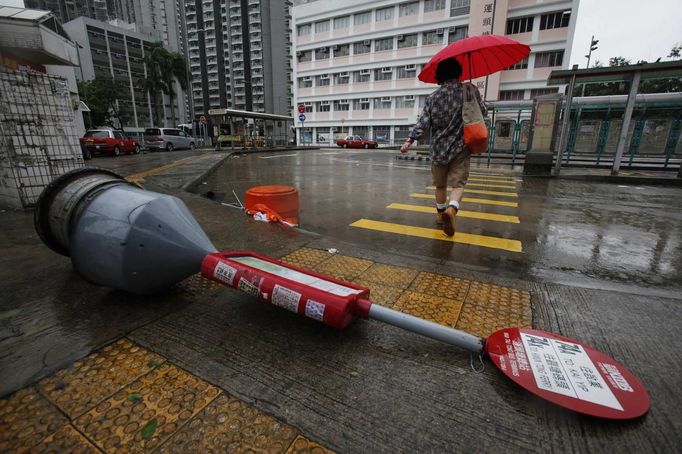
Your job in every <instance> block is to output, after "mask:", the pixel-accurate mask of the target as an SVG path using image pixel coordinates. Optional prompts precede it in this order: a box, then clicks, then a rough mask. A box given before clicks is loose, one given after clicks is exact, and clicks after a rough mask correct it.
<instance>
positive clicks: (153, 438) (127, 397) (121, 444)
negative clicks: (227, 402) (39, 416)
mask: <svg viewBox="0 0 682 454" xmlns="http://www.w3.org/2000/svg"><path fill="white" fill-rule="evenodd" d="M218 393H219V390H218V388H216V387H214V386H212V385H209V384H208V383H206V382H204V381H202V380H199V379H198V378H196V377H193V376H192V375H189V374H188V373H186V372H184V371H182V370H181V369H178V368H177V367H175V366H172V365H169V364H167V363H166V364H163V365H161V366H160V367H158V368H157V369H154V370H152V371H151V372H149V373H148V374H146V375H144V376H142V377H141V378H139V379H138V380H136V381H135V382H133V383H131V384H129V385H127V386H126V387H125V388H123V389H121V390H120V391H118V392H117V393H116V394H114V395H113V396H112V397H110V398H109V399H107V400H105V401H103V402H101V403H99V404H98V405H97V406H96V407H94V408H93V409H92V410H90V411H88V412H87V413H86V414H84V415H83V416H81V417H79V418H78V419H77V420H76V421H75V426H76V428H77V429H78V430H80V431H81V432H83V433H84V434H86V435H87V436H88V438H90V439H91V440H93V441H94V442H95V443H96V444H97V446H98V447H99V448H100V449H103V450H104V451H106V452H115V453H124V452H142V451H147V450H150V449H154V448H156V447H158V446H159V445H161V443H163V442H164V441H165V440H166V439H168V438H169V437H170V436H171V435H172V434H173V433H175V432H176V431H177V430H178V429H179V428H180V427H181V426H182V425H183V424H185V423H186V422H187V421H189V420H190V418H192V417H193V416H194V415H196V414H197V413H199V412H200V411H201V410H202V409H203V408H204V407H205V406H206V405H208V404H209V403H210V402H211V401H212V400H213V399H215V398H216V397H217V396H218Z"/></svg>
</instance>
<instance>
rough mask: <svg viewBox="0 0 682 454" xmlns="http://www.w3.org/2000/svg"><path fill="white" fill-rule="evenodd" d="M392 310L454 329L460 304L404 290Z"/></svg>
mask: <svg viewBox="0 0 682 454" xmlns="http://www.w3.org/2000/svg"><path fill="white" fill-rule="evenodd" d="M393 309H395V310H397V311H400V312H405V313H406V314H410V315H414V316H415V317H419V318H423V319H424V320H429V321H431V322H435V323H438V324H440V325H445V326H449V327H451V328H454V326H455V324H456V323H457V319H458V318H459V312H460V310H461V309H462V302H460V301H455V300H453V299H449V298H443V297H440V296H434V295H427V294H426V293H415V292H411V291H407V290H406V291H405V292H403V294H402V295H401V296H400V298H398V301H396V303H395V305H394V306H393Z"/></svg>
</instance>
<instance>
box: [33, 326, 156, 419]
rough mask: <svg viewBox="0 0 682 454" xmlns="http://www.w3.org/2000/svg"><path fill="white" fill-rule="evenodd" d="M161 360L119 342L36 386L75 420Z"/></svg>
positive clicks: (132, 345) (147, 352) (151, 354)
mask: <svg viewBox="0 0 682 454" xmlns="http://www.w3.org/2000/svg"><path fill="white" fill-rule="evenodd" d="M164 361H165V359H164V358H163V357H162V356H160V355H157V354H156V353H152V352H150V351H147V350H145V349H143V348H142V347H140V346H138V345H136V344H134V343H132V342H130V341H129V340H127V339H120V340H118V341H116V342H114V343H113V344H110V345H107V346H106V347H104V348H103V349H102V350H101V351H98V352H95V353H92V354H91V355H89V356H88V357H87V358H85V359H84V360H82V361H77V362H76V363H74V365H73V366H71V367H70V368H68V369H63V370H60V371H59V372H57V373H56V374H54V375H52V376H50V377H48V378H46V379H44V380H42V381H41V382H40V383H39V386H40V389H41V390H42V391H43V392H44V393H45V395H46V396H47V397H48V398H49V399H50V400H51V401H52V402H53V403H54V404H55V405H57V406H58V407H59V408H60V409H61V410H62V411H63V412H64V413H65V414H66V415H67V416H68V417H69V418H71V419H74V418H76V417H78V416H80V415H82V414H83V413H85V412H86V411H88V410H90V409H91V408H92V407H94V406H95V405H97V404H98V403H99V402H101V401H102V400H103V399H105V398H106V397H108V396H110V395H112V394H113V393H115V392H116V391H118V390H119V389H121V388H122V387H123V386H125V385H127V384H128V383H131V382H133V381H135V380H136V379H137V378H138V377H140V376H142V375H144V374H146V373H147V372H149V371H150V370H152V369H153V368H154V367H158V366H159V365H160V364H162V363H163V362H164Z"/></svg>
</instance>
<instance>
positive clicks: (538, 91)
mask: <svg viewBox="0 0 682 454" xmlns="http://www.w3.org/2000/svg"><path fill="white" fill-rule="evenodd" d="M555 93H559V88H558V87H555V88H534V89H533V90H531V91H530V99H533V98H537V97H538V96H544V95H553V94H555Z"/></svg>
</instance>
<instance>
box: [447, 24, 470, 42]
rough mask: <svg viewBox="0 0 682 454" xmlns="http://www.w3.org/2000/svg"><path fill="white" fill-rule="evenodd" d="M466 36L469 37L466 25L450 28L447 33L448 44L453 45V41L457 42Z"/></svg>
mask: <svg viewBox="0 0 682 454" xmlns="http://www.w3.org/2000/svg"><path fill="white" fill-rule="evenodd" d="M467 36H469V26H468V25H464V26H462V27H454V28H452V27H450V31H449V32H448V44H451V43H454V42H455V41H459V40H460V39H464V38H466V37H467Z"/></svg>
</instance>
